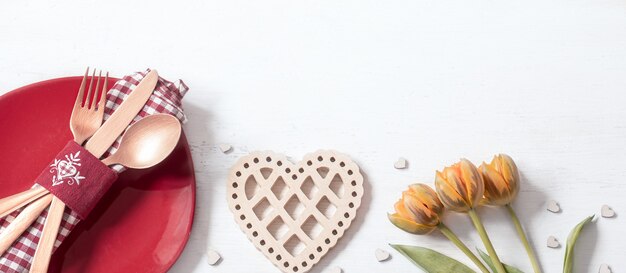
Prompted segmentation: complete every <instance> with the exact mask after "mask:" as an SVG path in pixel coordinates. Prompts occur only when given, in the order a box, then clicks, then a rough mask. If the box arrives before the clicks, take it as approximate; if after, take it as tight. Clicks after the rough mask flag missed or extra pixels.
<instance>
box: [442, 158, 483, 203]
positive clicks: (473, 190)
mask: <svg viewBox="0 0 626 273" xmlns="http://www.w3.org/2000/svg"><path fill="white" fill-rule="evenodd" d="M435 188H436V189H437V194H439V198H440V199H441V202H442V203H443V204H444V205H445V207H446V208H447V209H450V210H452V211H456V212H468V211H469V210H471V209H473V208H475V207H477V206H478V205H479V202H480V199H481V198H482V197H483V192H484V190H485V185H484V182H483V178H482V176H481V175H480V172H479V171H478V169H477V168H476V166H474V164H472V162H470V161H469V160H467V159H461V161H460V162H458V163H456V164H454V165H452V166H450V167H446V168H444V169H443V171H441V172H440V171H437V173H436V175H435Z"/></svg>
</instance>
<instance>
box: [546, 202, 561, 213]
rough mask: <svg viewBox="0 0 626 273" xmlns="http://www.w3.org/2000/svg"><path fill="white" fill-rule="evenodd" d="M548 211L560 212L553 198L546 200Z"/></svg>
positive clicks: (559, 207)
mask: <svg viewBox="0 0 626 273" xmlns="http://www.w3.org/2000/svg"><path fill="white" fill-rule="evenodd" d="M547 209H548V211H550V212H554V213H558V212H561V206H559V203H557V202H556V201H554V200H550V201H548V207H547Z"/></svg>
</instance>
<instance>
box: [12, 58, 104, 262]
mask: <svg viewBox="0 0 626 273" xmlns="http://www.w3.org/2000/svg"><path fill="white" fill-rule="evenodd" d="M88 74H89V68H87V71H86V72H85V76H84V77H83V81H82V83H81V85H80V88H79V90H78V95H77V96H76V101H75V102H74V109H73V110H72V116H71V118H70V130H71V131H72V134H73V135H74V141H75V142H76V143H78V144H80V145H82V144H83V143H84V142H85V140H87V139H88V138H89V137H91V136H92V135H93V134H94V133H95V132H96V131H97V130H98V128H100V125H101V124H102V119H103V117H104V108H105V107H104V106H105V102H106V94H107V91H108V90H107V85H108V84H107V82H108V78H109V73H106V76H105V79H104V85H103V88H102V90H101V91H100V95H98V92H99V88H100V79H101V78H102V71H100V73H99V75H98V79H97V81H96V88H95V92H93V94H92V90H93V89H92V87H93V82H94V79H95V77H96V71H95V70H94V71H93V75H92V77H91V80H90V81H89V89H88V90H87V97H85V96H84V95H85V87H86V83H87V77H88ZM49 194H50V193H49V192H48V190H46V189H45V188H43V187H41V186H35V187H33V188H32V189H30V190H27V191H24V192H22V193H18V194H15V195H13V196H9V197H5V198H3V199H0V215H7V214H9V213H11V212H13V211H14V210H16V209H19V208H22V207H24V206H26V205H28V206H27V207H26V208H24V210H23V211H22V212H20V214H19V215H18V217H16V218H15V220H13V221H12V222H11V224H9V226H7V228H6V229H5V231H4V232H2V233H1V234H0V254H1V253H4V252H5V251H6V250H7V249H8V248H9V247H10V246H11V245H12V244H13V242H15V240H17V239H18V238H19V236H21V235H22V233H24V231H25V230H26V229H27V228H28V227H30V225H31V224H32V223H33V222H34V221H35V220H36V219H37V218H38V217H39V215H41V212H43V210H45V209H46V208H47V207H48V205H50V204H51V203H52V205H51V206H50V210H52V209H53V207H55V206H56V207H57V209H60V210H61V211H62V210H63V209H64V208H65V204H64V203H63V202H62V201H60V200H58V198H56V197H54V198H52V197H51V196H48V195H49ZM41 196H44V198H40V197H41ZM34 200H37V201H35V202H33V201H34ZM3 201H6V202H3ZM2 209H4V211H2ZM10 209H12V210H10ZM9 210H10V211H9ZM62 216H63V215H62V214H61V217H55V219H47V220H46V222H45V225H44V230H46V226H47V225H48V223H49V222H51V221H56V223H57V224H56V227H57V228H56V230H54V234H57V232H58V226H59V223H60V221H61V218H62ZM57 218H58V219H57ZM53 226H55V225H53ZM49 229H50V228H49ZM52 237H54V238H53V240H56V236H52ZM39 243H41V242H39ZM31 271H32V272H36V271H33V270H31Z"/></svg>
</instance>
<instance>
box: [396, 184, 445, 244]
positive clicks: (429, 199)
mask: <svg viewBox="0 0 626 273" xmlns="http://www.w3.org/2000/svg"><path fill="white" fill-rule="evenodd" d="M395 209H396V212H395V213H394V214H389V215H388V217H389V220H390V221H391V223H393V224H394V225H395V226H397V227H398V228H400V229H402V230H404V231H406V232H408V233H413V234H428V233H430V232H431V231H433V230H434V229H435V228H437V225H439V223H440V219H439V216H440V215H441V213H443V204H441V201H439V197H437V193H436V192H435V191H434V190H433V189H432V188H430V187H429V186H427V185H424V184H413V185H411V186H409V189H408V190H406V191H404V192H402V198H401V199H400V200H398V202H396V204H395Z"/></svg>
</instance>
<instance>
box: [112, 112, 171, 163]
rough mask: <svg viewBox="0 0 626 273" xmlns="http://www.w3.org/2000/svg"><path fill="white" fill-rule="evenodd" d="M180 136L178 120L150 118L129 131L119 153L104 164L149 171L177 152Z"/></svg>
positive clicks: (155, 116)
mask: <svg viewBox="0 0 626 273" xmlns="http://www.w3.org/2000/svg"><path fill="white" fill-rule="evenodd" d="M180 133H181V125H180V122H179V121H178V119H177V118H175V117H173V116H171V115H166V114H155V115H150V116H147V117H145V118H143V119H141V120H139V121H137V122H136V123H135V124H133V125H131V126H130V127H128V129H127V130H126V133H124V136H123V137H122V140H121V142H120V146H119V148H118V149H117V151H116V152H115V153H114V154H113V155H111V156H109V157H107V158H105V159H104V160H102V163H104V164H106V165H114V164H120V165H123V166H124V167H127V168H131V169H146V168H150V167H152V166H154V165H156V164H158V163H159V162H161V161H163V160H164V159H165V158H166V157H167V156H168V155H169V154H170V153H171V152H172V151H173V150H174V148H175V147H176V144H178V140H179V139H180Z"/></svg>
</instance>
